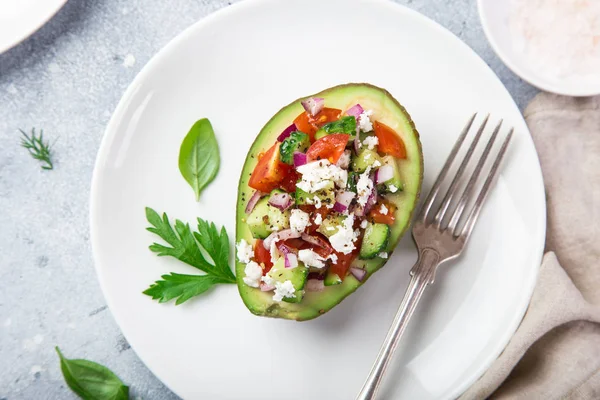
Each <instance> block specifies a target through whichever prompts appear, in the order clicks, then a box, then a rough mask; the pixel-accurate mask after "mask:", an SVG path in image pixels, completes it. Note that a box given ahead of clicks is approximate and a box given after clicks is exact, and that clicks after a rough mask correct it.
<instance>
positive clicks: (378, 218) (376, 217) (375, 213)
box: [369, 201, 396, 225]
mask: <svg viewBox="0 0 600 400" xmlns="http://www.w3.org/2000/svg"><path fill="white" fill-rule="evenodd" d="M382 205H384V206H385V207H386V208H387V214H383V213H382V212H381V206H382ZM395 212H396V206H395V205H394V204H392V203H390V202H387V201H383V202H380V203H377V204H375V206H374V207H373V209H372V210H371V211H370V212H369V219H370V220H371V221H372V222H375V223H377V224H386V225H393V224H394V221H396V216H395V215H394V213H395Z"/></svg>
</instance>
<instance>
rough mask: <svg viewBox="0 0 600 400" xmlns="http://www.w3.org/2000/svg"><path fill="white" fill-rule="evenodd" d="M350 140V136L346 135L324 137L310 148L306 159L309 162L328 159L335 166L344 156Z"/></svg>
mask: <svg viewBox="0 0 600 400" xmlns="http://www.w3.org/2000/svg"><path fill="white" fill-rule="evenodd" d="M348 140H350V135H346V134H345V133H335V134H332V135H327V136H324V137H322V138H321V139H319V140H317V141H316V142H314V143H313V144H312V145H311V146H310V147H309V148H308V151H307V152H306V157H307V159H308V161H309V162H310V161H315V160H325V159H327V160H329V162H330V163H332V164H335V163H336V162H338V160H339V159H340V157H341V156H342V154H344V150H345V149H346V144H348Z"/></svg>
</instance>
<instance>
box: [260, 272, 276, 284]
mask: <svg viewBox="0 0 600 400" xmlns="http://www.w3.org/2000/svg"><path fill="white" fill-rule="evenodd" d="M260 280H261V282H264V283H265V285H267V286H275V279H273V278H271V276H270V275H269V274H267V275H265V276H263V277H262V278H260Z"/></svg>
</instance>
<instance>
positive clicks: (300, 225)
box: [290, 209, 310, 233]
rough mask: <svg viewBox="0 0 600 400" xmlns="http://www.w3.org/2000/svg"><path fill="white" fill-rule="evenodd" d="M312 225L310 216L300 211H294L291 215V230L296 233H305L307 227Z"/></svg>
mask: <svg viewBox="0 0 600 400" xmlns="http://www.w3.org/2000/svg"><path fill="white" fill-rule="evenodd" d="M308 225H310V215H308V213H305V212H304V211H302V210H300V209H294V210H292V212H291V214H290V228H291V229H292V230H293V231H296V232H300V233H302V232H304V230H305V229H306V227H307V226H308Z"/></svg>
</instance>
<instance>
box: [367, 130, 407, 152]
mask: <svg viewBox="0 0 600 400" xmlns="http://www.w3.org/2000/svg"><path fill="white" fill-rule="evenodd" d="M373 129H374V130H375V135H377V139H379V144H378V145H377V149H378V150H379V151H380V152H382V153H385V154H390V155H392V156H394V157H396V158H406V146H404V142H403V141H402V138H401V137H400V136H398V134H397V133H396V132H395V131H394V130H393V129H392V128H390V127H389V126H387V125H385V124H382V123H381V122H378V121H376V122H375V123H374V124H373Z"/></svg>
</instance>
